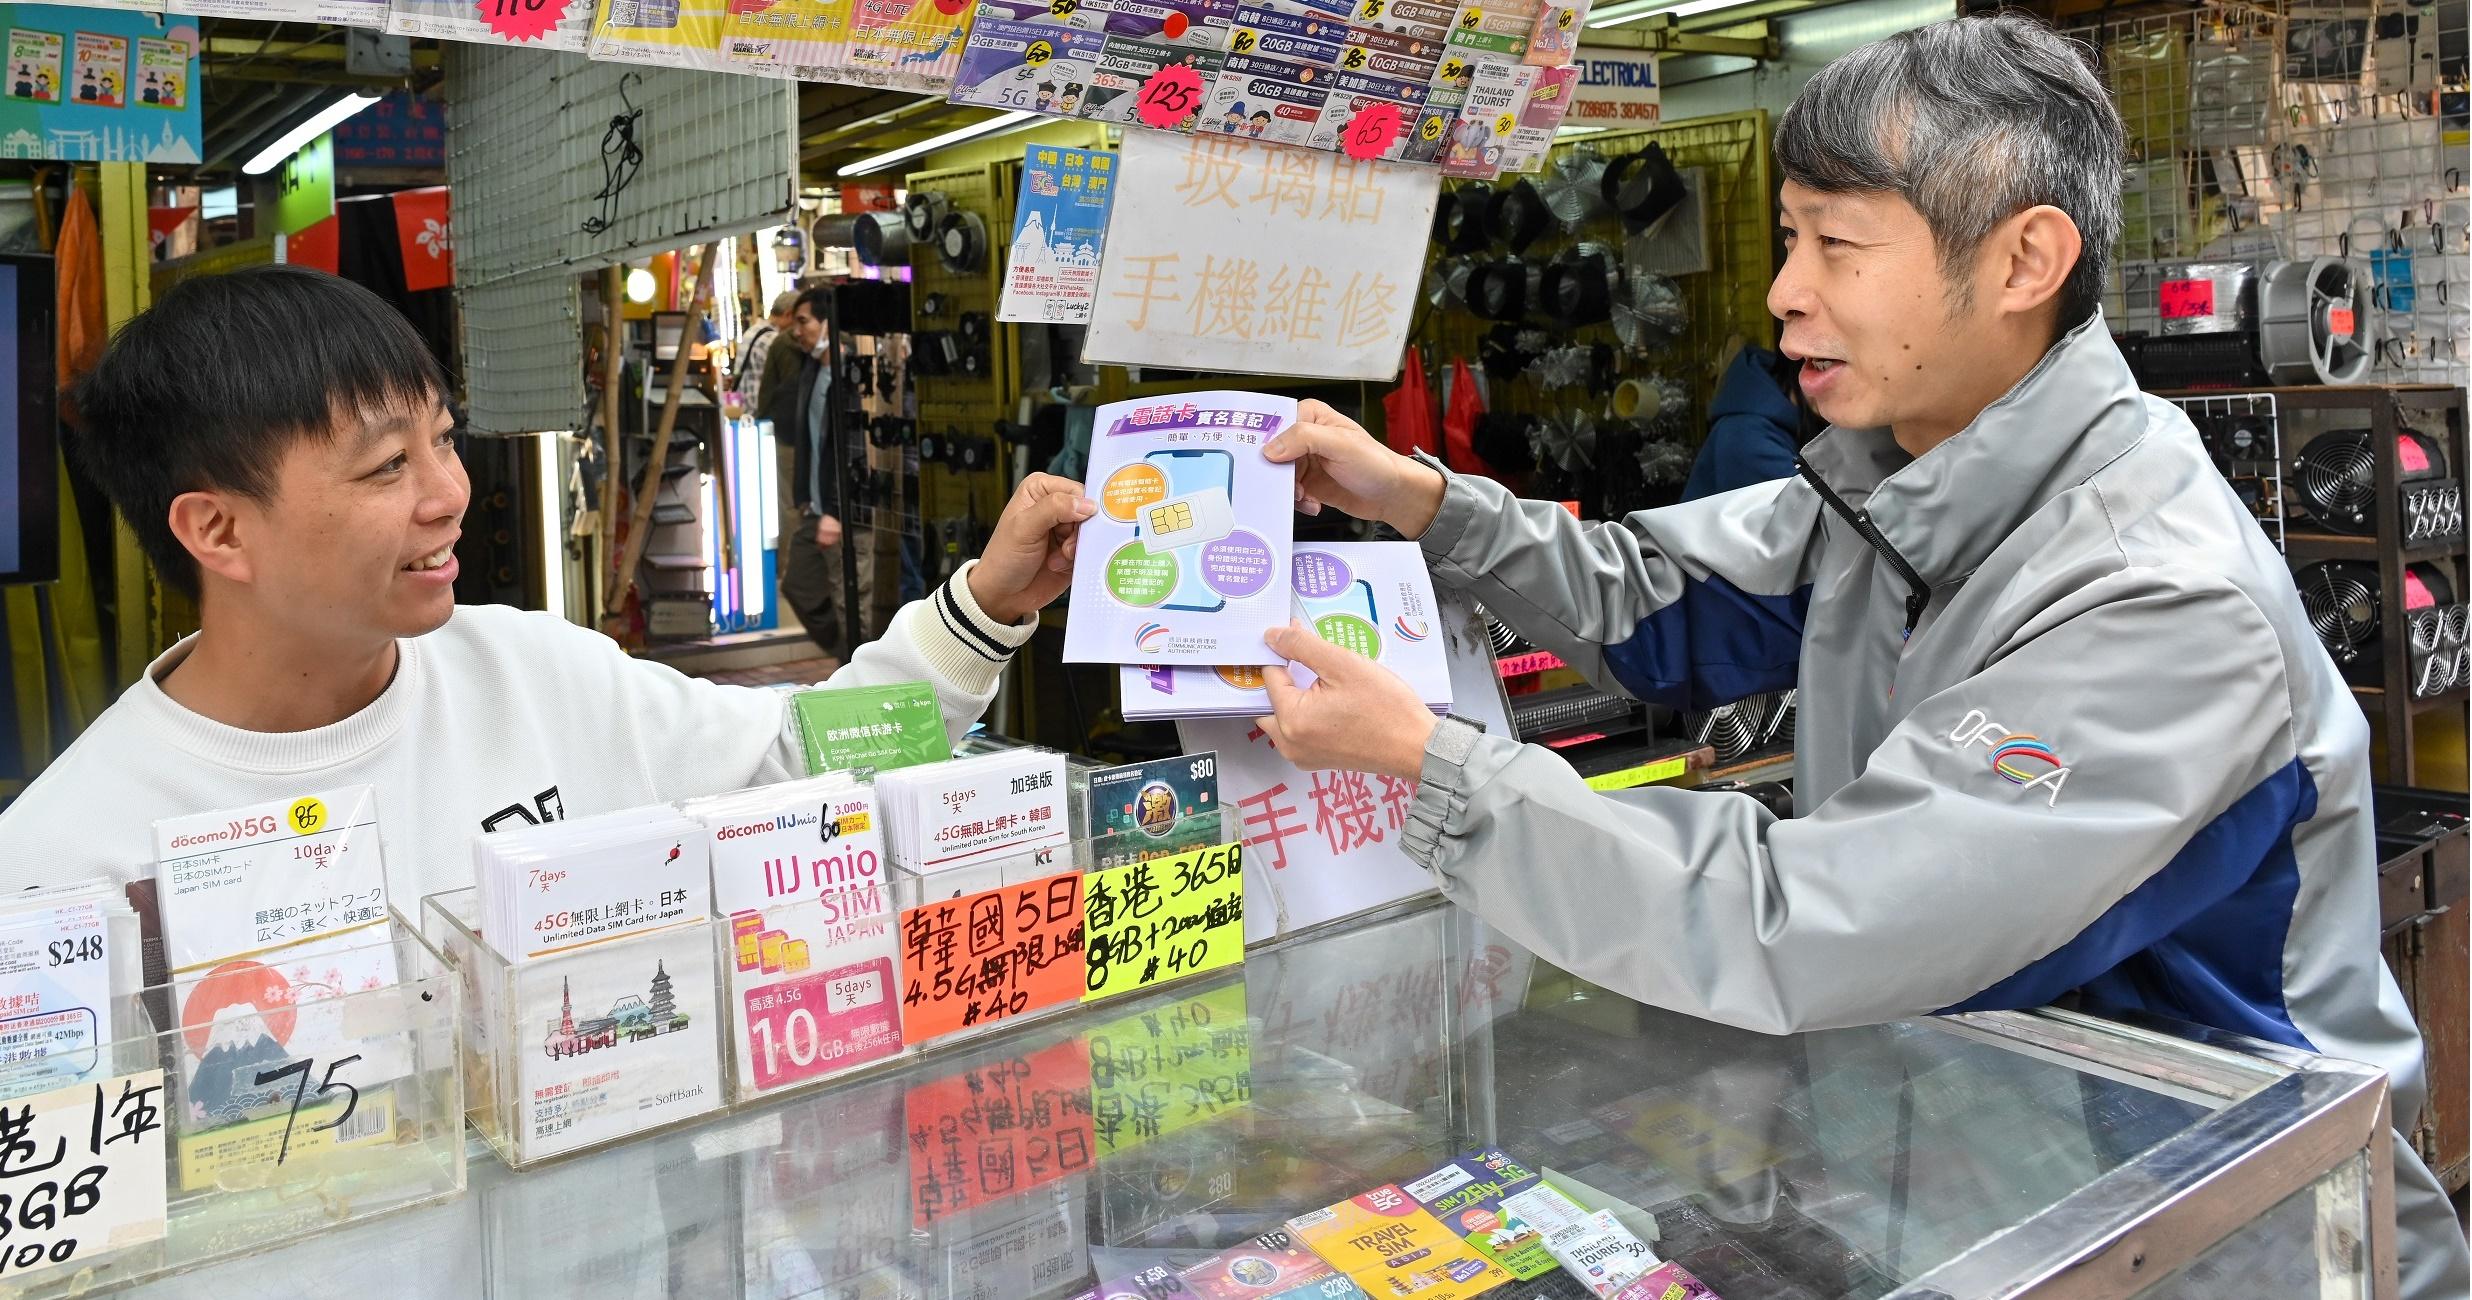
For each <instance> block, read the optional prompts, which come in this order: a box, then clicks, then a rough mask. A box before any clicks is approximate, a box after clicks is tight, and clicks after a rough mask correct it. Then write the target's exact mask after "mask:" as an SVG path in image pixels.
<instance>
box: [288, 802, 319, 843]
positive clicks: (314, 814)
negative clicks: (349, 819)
mask: <svg viewBox="0 0 2472 1300" xmlns="http://www.w3.org/2000/svg"><path fill="white" fill-rule="evenodd" d="M283 816H284V820H285V821H286V822H288V823H289V824H290V825H291V827H292V833H293V834H295V835H315V834H317V833H318V832H319V831H321V830H324V829H326V804H325V802H324V801H323V800H320V799H318V798H316V797H315V796H310V797H306V798H301V799H294V800H293V801H292V806H291V807H290V808H288V809H286V810H285V811H284V814H283Z"/></svg>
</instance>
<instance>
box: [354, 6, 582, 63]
mask: <svg viewBox="0 0 2472 1300" xmlns="http://www.w3.org/2000/svg"><path fill="white" fill-rule="evenodd" d="M386 30H387V31H388V32H390V33H392V34H394V35H396V36H426V37H429V38H431V39H433V40H441V41H461V42H464V43H466V44H472V45H520V46H523V47H524V48H525V49H532V50H564V51H566V52H568V53H570V54H581V53H583V52H584V49H585V47H586V46H589V45H590V44H592V0H393V2H392V3H391V4H389V5H388V6H387V12H386Z"/></svg>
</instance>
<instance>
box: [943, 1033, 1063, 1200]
mask: <svg viewBox="0 0 2472 1300" xmlns="http://www.w3.org/2000/svg"><path fill="white" fill-rule="evenodd" d="M902 1111H903V1120H902V1128H903V1131H904V1133H905V1134H906V1135H907V1140H908V1144H909V1149H910V1152H909V1154H910V1216H911V1223H912V1224H913V1225H914V1226H916V1227H919V1228H925V1227H928V1226H930V1225H932V1224H935V1223H937V1222H940V1221H942V1220H945V1219H949V1218H952V1217H953V1216H955V1215H958V1214H961V1213H964V1212H965V1211H968V1210H971V1209H975V1208H977V1207H979V1206H981V1205H985V1204H988V1203H989V1202H992V1201H998V1200H1002V1199H1004V1198H1006V1197H1009V1196H1015V1195H1019V1194H1020V1193H1022V1192H1026V1191H1029V1190H1031V1189H1032V1188H1036V1187H1043V1186H1045V1185H1047V1184H1049V1183H1052V1182H1054V1181H1056V1180H1057V1179H1059V1178H1062V1177H1064V1176H1066V1175H1068V1174H1072V1173H1075V1172H1078V1171H1080V1170H1084V1169H1087V1168H1089V1167H1090V1161H1091V1130H1090V1056H1089V1052H1088V1049H1086V1048H1085V1047H1084V1046H1083V1045H1082V1041H1081V1040H1080V1039H1078V1038H1075V1039H1068V1040H1067V1041H1065V1042H1061V1043H1057V1044H1056V1045H1054V1046H1052V1047H1047V1048H1042V1049H1040V1050H1038V1051H1035V1052H1031V1053H1028V1054H1026V1055H1022V1056H1014V1057H1007V1058H1003V1059H999V1060H995V1061H990V1062H988V1063H986V1064H984V1065H978V1066H973V1067H971V1068H970V1069H967V1070H964V1071H962V1072H960V1073H958V1074H954V1075H950V1076H948V1077H946V1078H942V1079H938V1080H936V1081H935V1082H933V1083H925V1084H920V1085H919V1086H918V1087H915V1088H912V1089H911V1090H910V1091H909V1094H908V1095H907V1096H906V1097H905V1098H904V1099H903V1103H902Z"/></svg>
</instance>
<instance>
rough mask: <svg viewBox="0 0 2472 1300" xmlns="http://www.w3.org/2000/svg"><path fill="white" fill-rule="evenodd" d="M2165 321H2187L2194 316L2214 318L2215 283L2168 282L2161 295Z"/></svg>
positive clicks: (2197, 281) (2209, 281)
mask: <svg viewBox="0 0 2472 1300" xmlns="http://www.w3.org/2000/svg"><path fill="white" fill-rule="evenodd" d="M2159 296H2160V297H2161V299H2162V302H2161V304H2160V305H2161V307H2162V309H2163V319H2165V320H2187V319H2189V318H2190V317H2192V316H2212V315H2214V309H2215V300H2214V298H2215V295H2214V281H2212V280H2166V281H2164V282H2163V289H2162V292H2161V294H2160V295H2159Z"/></svg>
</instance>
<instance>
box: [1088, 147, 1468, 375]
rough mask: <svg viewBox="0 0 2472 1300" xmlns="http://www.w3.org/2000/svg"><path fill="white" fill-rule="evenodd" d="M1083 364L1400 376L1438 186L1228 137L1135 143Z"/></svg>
mask: <svg viewBox="0 0 2472 1300" xmlns="http://www.w3.org/2000/svg"><path fill="white" fill-rule="evenodd" d="M1116 175H1117V179H1116V207H1115V211H1114V212H1113V213H1112V214H1111V215H1110V217H1109V219H1108V225H1107V244H1106V249H1105V252H1104V254H1103V255H1102V257H1101V259H1100V264H1099V286H1098V296H1097V300H1096V301H1095V302H1094V303H1093V305H1092V308H1091V314H1090V333H1089V336H1088V338H1087V339H1086V341H1085V342H1084V343H1083V345H1082V359H1083V360H1084V361H1087V362H1090V363H1092V364H1099V363H1107V364H1114V365H1134V366H1173V367H1176V368H1178V369H1184V370H1202V371H1210V372H1214V373H1232V374H1246V375H1282V376H1309V377H1315V378H1326V379H1370V380H1380V379H1389V378H1391V377H1392V376H1394V375H1396V374H1398V373H1399V357H1400V351H1401V349H1402V348H1403V347H1404V346H1405V344H1406V342H1407V335H1408V316H1409V314H1410V312H1411V311H1412V310H1413V309H1414V308H1415V306H1416V295H1417V286H1418V284H1419V283H1420V281H1421V277H1422V275H1423V269H1422V268H1423V262H1424V256H1425V248H1424V245H1423V243H1421V242H1420V241H1418V240H1414V239H1401V238H1400V237H1399V232H1400V231H1403V230H1418V231H1421V230H1425V229H1427V228H1429V227H1430V226H1431V225H1432V224H1433V209H1434V201H1435V198H1436V196H1437V195H1439V194H1440V192H1441V180H1442V178H1441V173H1439V172H1437V171H1436V170H1434V169H1433V168H1431V167H1414V166H1408V165H1405V164H1401V163H1385V162H1358V161H1357V160H1355V159H1353V158H1349V157H1347V156H1346V155H1344V154H1338V153H1329V152H1324V151H1321V150H1314V149H1292V148H1287V147H1284V146H1279V145H1270V144H1261V143H1257V142H1254V141H1250V140H1246V139H1243V138H1241V137H1237V136H1229V135H1217V134H1213V135H1201V134H1195V135H1190V136H1183V135H1173V134H1168V133H1165V132H1158V131H1128V132H1126V133H1125V139H1124V148H1123V151H1122V154H1121V157H1120V161H1119V162H1118V163H1117V166H1116Z"/></svg>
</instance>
